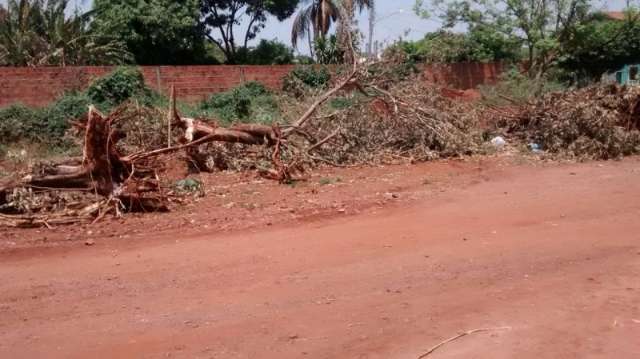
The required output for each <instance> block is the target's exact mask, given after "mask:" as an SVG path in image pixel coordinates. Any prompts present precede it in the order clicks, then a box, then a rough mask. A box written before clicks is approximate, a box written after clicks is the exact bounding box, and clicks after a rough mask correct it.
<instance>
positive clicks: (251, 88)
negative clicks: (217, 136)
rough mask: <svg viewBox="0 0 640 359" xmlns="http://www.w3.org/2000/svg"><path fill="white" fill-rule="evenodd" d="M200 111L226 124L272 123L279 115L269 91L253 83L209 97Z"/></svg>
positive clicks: (276, 105)
mask: <svg viewBox="0 0 640 359" xmlns="http://www.w3.org/2000/svg"><path fill="white" fill-rule="evenodd" d="M200 109H201V110H202V111H204V112H209V113H213V114H215V115H216V117H218V119H220V120H221V121H223V122H227V123H230V122H235V121H238V122H258V123H272V122H274V121H275V119H276V117H277V116H278V115H279V113H280V111H279V109H278V104H277V103H276V100H275V98H274V97H273V94H272V93H271V91H269V90H268V89H266V88H265V87H264V86H263V85H262V84H260V83H258V82H253V81H252V82H247V83H245V84H243V85H241V86H238V87H236V88H234V89H232V90H229V91H226V92H221V93H217V94H215V95H213V96H211V97H210V98H209V99H207V100H205V101H204V102H203V103H202V104H201V105H200Z"/></svg>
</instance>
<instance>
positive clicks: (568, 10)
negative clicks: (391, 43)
mask: <svg viewBox="0 0 640 359" xmlns="http://www.w3.org/2000/svg"><path fill="white" fill-rule="evenodd" d="M431 3H432V6H428V5H426V4H425V2H424V1H423V0H416V4H415V7H414V10H415V11H416V13H418V14H419V15H422V16H426V15H428V14H429V13H436V14H437V15H439V16H440V17H441V18H442V19H443V20H444V23H445V27H448V28H451V27H453V26H455V25H457V24H459V23H464V24H466V25H468V26H469V27H470V28H471V29H473V28H475V27H479V26H481V27H484V28H485V29H488V28H491V29H492V31H496V32H499V33H502V34H504V35H506V36H509V37H511V38H517V39H519V40H520V41H521V42H522V44H523V45H524V46H525V47H526V49H527V60H528V64H529V74H530V75H531V76H532V77H533V76H535V77H541V76H542V75H544V74H545V73H546V72H547V71H548V70H549V69H550V68H551V67H552V65H554V64H555V63H556V61H557V59H558V55H559V53H560V49H561V44H562V43H563V42H565V41H567V40H568V39H569V38H570V36H571V34H572V33H573V32H574V30H575V28H576V26H578V25H579V24H580V23H581V22H582V21H583V20H584V19H585V18H586V17H587V16H588V14H589V11H590V9H591V1H589V0H455V1H445V0H433V1H431Z"/></svg>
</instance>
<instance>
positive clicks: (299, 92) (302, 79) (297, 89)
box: [282, 65, 331, 98]
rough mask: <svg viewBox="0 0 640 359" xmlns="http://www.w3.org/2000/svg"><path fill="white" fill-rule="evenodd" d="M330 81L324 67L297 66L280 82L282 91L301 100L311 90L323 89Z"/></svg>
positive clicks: (328, 73) (329, 74) (329, 75)
mask: <svg viewBox="0 0 640 359" xmlns="http://www.w3.org/2000/svg"><path fill="white" fill-rule="evenodd" d="M330 81H331V73H330V72H329V70H328V69H327V68H326V67H324V66H322V67H314V66H311V65H304V66H297V67H296V68H294V69H293V71H291V72H290V73H288V74H287V76H285V77H284V79H283V80H282V90H283V91H284V92H285V93H287V94H289V95H291V96H293V97H295V98H302V97H304V96H305V95H306V94H307V93H308V92H309V90H311V89H325V88H326V87H327V86H328V85H329V82H330Z"/></svg>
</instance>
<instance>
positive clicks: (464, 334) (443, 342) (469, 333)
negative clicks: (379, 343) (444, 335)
mask: <svg viewBox="0 0 640 359" xmlns="http://www.w3.org/2000/svg"><path fill="white" fill-rule="evenodd" d="M496 330H511V327H499V328H481V329H474V330H469V331H467V332H464V333H460V334H458V335H456V336H453V337H451V338H449V339H447V340H444V341H442V342H440V343H438V344H436V345H434V346H433V347H431V349H429V350H427V351H426V352H425V353H424V354H421V355H420V356H419V357H418V359H423V358H426V357H428V356H429V355H431V354H432V353H433V352H435V351H436V350H438V349H439V348H440V347H442V346H443V345H445V344H448V343H451V342H452V341H455V340H458V339H460V338H462V337H465V336H467V335H471V334H474V333H480V332H491V331H496Z"/></svg>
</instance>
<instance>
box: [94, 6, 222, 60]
mask: <svg viewBox="0 0 640 359" xmlns="http://www.w3.org/2000/svg"><path fill="white" fill-rule="evenodd" d="M199 3H200V2H199V1H198V0H183V1H173V0H153V1H151V0H94V1H93V8H94V9H95V12H96V13H95V19H94V21H93V22H92V24H91V27H92V29H93V30H94V31H95V32H96V33H98V34H103V35H104V36H112V37H115V38H116V39H118V40H119V41H121V42H123V43H125V44H126V46H127V48H128V49H129V51H130V52H131V53H132V54H133V55H134V57H135V63H136V64H139V65H178V64H205V63H214V62H215V60H214V59H213V57H212V56H209V54H208V53H207V50H206V47H205V32H204V26H203V25H202V24H200V7H199Z"/></svg>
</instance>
